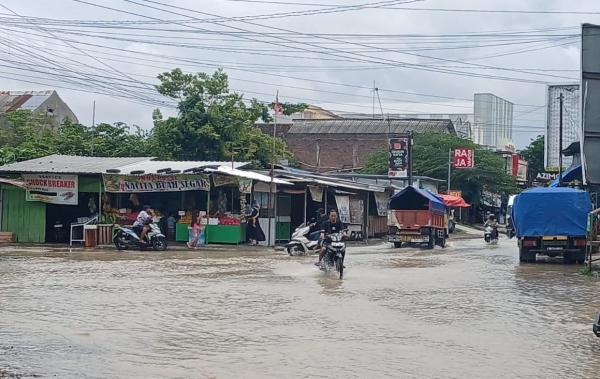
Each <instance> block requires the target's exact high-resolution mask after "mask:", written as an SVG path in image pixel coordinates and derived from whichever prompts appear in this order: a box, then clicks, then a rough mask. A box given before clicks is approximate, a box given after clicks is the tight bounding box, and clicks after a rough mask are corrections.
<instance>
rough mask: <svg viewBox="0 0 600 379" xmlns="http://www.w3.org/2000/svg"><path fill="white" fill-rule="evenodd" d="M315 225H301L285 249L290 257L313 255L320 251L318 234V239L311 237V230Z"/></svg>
mask: <svg viewBox="0 0 600 379" xmlns="http://www.w3.org/2000/svg"><path fill="white" fill-rule="evenodd" d="M313 225H314V224H308V225H305V224H301V225H300V226H298V227H297V228H296V230H294V233H292V238H291V240H290V242H288V243H287V244H286V245H285V248H286V250H287V252H288V254H289V255H290V256H295V255H305V254H311V253H313V252H316V251H319V244H318V238H319V236H318V234H317V235H316V238H314V237H311V234H312V233H310V229H311V227H312V226H313Z"/></svg>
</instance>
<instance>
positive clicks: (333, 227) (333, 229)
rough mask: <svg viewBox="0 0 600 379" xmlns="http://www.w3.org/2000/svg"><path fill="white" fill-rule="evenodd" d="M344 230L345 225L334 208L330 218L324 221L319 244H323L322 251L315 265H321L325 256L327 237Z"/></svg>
mask: <svg viewBox="0 0 600 379" xmlns="http://www.w3.org/2000/svg"><path fill="white" fill-rule="evenodd" d="M343 230H344V225H343V224H342V222H341V221H340V220H339V218H338V214H337V211H334V210H332V211H331V212H329V219H328V220H327V221H325V222H324V223H323V226H322V228H321V236H320V241H319V245H320V246H321V251H320V252H319V261H318V262H316V263H315V266H320V265H321V261H322V260H323V257H324V256H325V252H326V251H327V246H326V243H327V240H326V237H327V235H329V234H333V233H340V232H342V231H343Z"/></svg>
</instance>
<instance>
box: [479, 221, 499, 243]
mask: <svg viewBox="0 0 600 379" xmlns="http://www.w3.org/2000/svg"><path fill="white" fill-rule="evenodd" d="M483 238H484V239H485V242H487V243H488V244H492V245H495V244H497V243H498V228H497V227H493V226H489V225H488V226H486V227H485V232H484V235H483Z"/></svg>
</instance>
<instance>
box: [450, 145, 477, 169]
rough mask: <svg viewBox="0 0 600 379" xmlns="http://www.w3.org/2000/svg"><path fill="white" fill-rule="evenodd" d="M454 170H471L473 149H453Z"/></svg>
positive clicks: (473, 161) (473, 162) (473, 163)
mask: <svg viewBox="0 0 600 379" xmlns="http://www.w3.org/2000/svg"><path fill="white" fill-rule="evenodd" d="M452 160H453V163H454V168H473V167H475V157H474V154H473V149H471V148H469V147H459V148H458V149H454V154H453V159H452Z"/></svg>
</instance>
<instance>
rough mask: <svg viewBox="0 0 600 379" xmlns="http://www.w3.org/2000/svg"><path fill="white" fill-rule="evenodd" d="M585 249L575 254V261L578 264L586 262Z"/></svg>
mask: <svg viewBox="0 0 600 379" xmlns="http://www.w3.org/2000/svg"><path fill="white" fill-rule="evenodd" d="M585 255H586V254H585V250H582V251H580V252H578V253H576V254H575V262H577V264H580V265H582V264H584V263H585Z"/></svg>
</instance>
